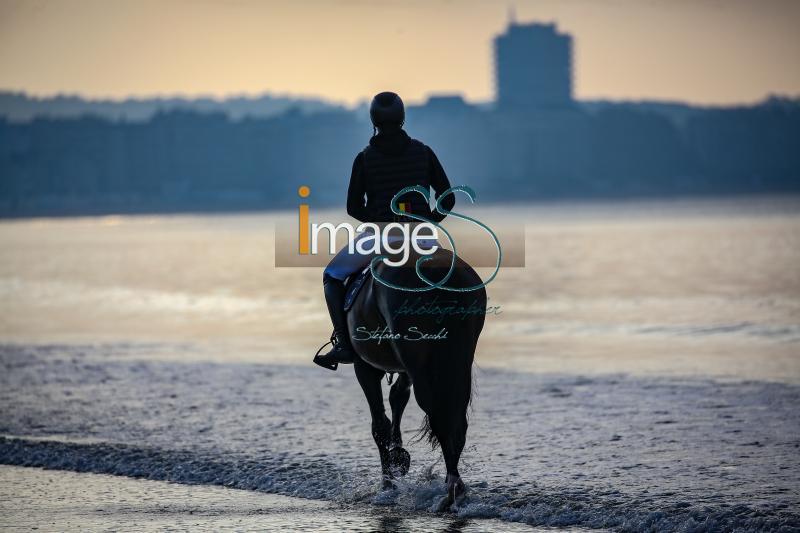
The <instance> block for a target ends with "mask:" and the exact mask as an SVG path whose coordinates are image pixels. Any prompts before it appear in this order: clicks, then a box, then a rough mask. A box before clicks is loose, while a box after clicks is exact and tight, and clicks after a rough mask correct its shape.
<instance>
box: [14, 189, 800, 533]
mask: <svg viewBox="0 0 800 533" xmlns="http://www.w3.org/2000/svg"><path fill="white" fill-rule="evenodd" d="M477 214H478V215H479V216H480V218H481V220H483V221H484V222H486V223H487V224H489V225H491V224H504V223H523V224H524V225H525V229H526V237H525V243H524V244H525V248H526V266H525V267H524V268H508V269H501V271H500V274H499V275H498V277H497V279H496V280H495V281H494V282H492V284H490V285H489V287H488V288H487V292H488V295H489V297H490V305H496V306H499V310H500V312H499V313H496V314H493V315H492V316H490V317H487V321H486V326H485V329H484V333H483V335H482V337H481V341H480V343H479V346H478V351H477V354H476V367H475V371H474V372H475V383H476V390H475V394H474V398H473V404H472V410H471V413H470V428H469V432H468V435H467V447H466V449H465V451H464V455H463V457H462V461H461V466H460V471H461V473H462V476H463V477H464V480H465V482H466V483H467V485H468V496H467V498H466V500H465V501H464V502H462V503H461V504H460V505H459V506H458V507H457V508H454V509H453V510H452V513H453V514H452V516H453V517H454V518H457V519H459V520H464V521H466V522H464V523H463V524H462V526H463V527H464V528H469V527H477V528H478V530H492V529H495V530H496V529H502V524H503V523H508V524H510V523H512V522H513V523H517V524H528V525H533V526H554V527H581V528H613V529H622V530H642V529H649V530H659V531H665V530H692V529H704V528H705V529H711V528H720V529H726V530H730V529H736V528H739V529H770V528H776V529H777V528H780V527H784V526H785V527H797V526H798V524H800V518H798V513H797V509H798V507H800V485H798V481H797V480H798V479H800V415H798V412H800V410H798V409H797V407H798V405H799V404H800V402H799V400H800V359H799V358H800V268H798V267H800V202H798V201H797V200H796V199H792V198H784V199H774V198H762V199H737V200H704V201H673V202H649V203H648V202H627V203H622V204H619V203H618V204H597V203H594V204H571V205H542V206H534V207H530V206H527V207H520V206H516V207H515V206H510V207H509V206H504V207H503V208H486V209H485V210H483V211H479V212H478V213H477ZM291 216H293V215H292V214H291V213H286V214H242V215H215V216H205V215H181V216H132V217H88V218H71V219H34V220H19V221H5V222H3V223H0V243H2V250H1V251H0V340H1V341H2V343H3V344H2V346H0V362H2V370H3V371H2V372H0V385H1V387H0V412H1V413H2V417H0V434H2V435H5V437H4V438H2V440H0V463H4V464H9V465H27V466H41V467H46V468H49V469H61V470H71V471H77V472H91V473H95V474H116V475H121V476H127V477H136V478H148V479H151V480H159V481H170V482H176V483H179V484H185V485H221V486H225V487H230V488H236V489H244V490H246V491H253V492H258V493H270V494H278V495H284V496H291V497H300V498H305V499H312V500H319V501H324V502H328V504H330V505H334V506H339V507H340V508H341V509H343V510H352V509H356V510H357V514H359V513H361V514H364V513H365V511H363V509H369V510H374V509H381V511H380V512H381V513H386V512H388V513H390V515H391V516H393V517H395V518H397V517H400V518H401V519H402V518H405V519H407V520H411V521H414V520H418V519H419V517H425V516H427V514H428V513H429V512H430V509H431V508H432V507H433V506H434V505H435V504H436V502H437V501H438V499H439V498H441V496H442V495H443V494H444V483H443V481H444V479H443V478H444V465H443V462H442V460H441V458H440V454H439V452H438V451H436V450H430V449H429V448H428V447H427V446H426V445H425V444H424V443H421V442H414V441H413V436H414V433H415V430H416V429H417V428H418V427H419V426H420V423H421V413H420V410H419V408H418V407H417V406H416V405H415V403H414V400H413V396H412V400H411V402H410V403H409V407H408V409H407V411H406V413H407V414H406V417H405V419H404V424H403V426H404V429H405V436H406V447H407V448H408V450H409V451H410V452H411V456H412V468H411V471H410V472H409V474H408V475H407V476H406V477H405V478H404V479H403V480H401V481H399V482H398V484H397V487H396V488H395V489H394V490H391V491H387V492H382V491H380V490H379V488H380V479H379V462H378V457H377V451H376V449H375V447H374V443H373V442H372V438H371V435H370V422H369V412H368V409H367V406H366V402H365V400H364V398H363V395H362V393H361V391H360V389H359V387H358V385H357V383H356V380H355V377H354V375H353V372H352V368H351V367H342V368H340V370H339V371H338V372H336V373H332V372H328V371H326V370H323V369H320V368H318V367H316V366H314V365H312V364H311V363H310V357H311V355H313V353H314V351H316V348H317V347H318V346H319V345H320V344H322V342H324V340H325V339H326V338H327V336H328V334H329V329H330V326H329V323H328V319H327V314H326V311H325V309H324V303H323V300H322V297H321V290H320V287H319V285H320V277H321V273H320V272H319V271H318V270H316V269H302V268H286V269H276V268H274V267H273V266H272V265H273V263H274V235H273V233H272V231H273V228H274V227H275V226H274V223H275V221H276V220H277V219H278V218H280V217H291ZM7 472H10V471H9V470H0V475H3V476H9V475H10V474H8V473H7ZM326 505H327V504H326ZM297 512H298V513H301V514H302V513H304V512H312V511H310V510H306V511H303V510H298V511H297ZM373 518H374V517H373ZM264 520H265V522H264V527H268V524H269V517H268V516H265V517H264ZM370 523H371V522H370ZM277 524H278V523H277V522H276V525H277ZM469 524H472V526H470V525H469ZM475 524H477V526H476V525H475ZM498 524H500V525H498ZM362 525H364V526H365V528H366V529H365V530H368V529H369V527H368V523H367V524H362ZM354 528H355V527H354Z"/></svg>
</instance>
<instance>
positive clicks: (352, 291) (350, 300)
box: [344, 266, 372, 313]
mask: <svg viewBox="0 0 800 533" xmlns="http://www.w3.org/2000/svg"><path fill="white" fill-rule="evenodd" d="M371 277H372V272H371V271H370V269H369V266H367V267H366V268H364V269H363V270H362V271H361V272H358V273H356V274H353V275H352V276H349V277H348V278H347V281H346V282H345V286H346V288H345V293H344V312H345V313H347V312H348V311H350V309H352V307H353V304H354V303H355V301H356V298H358V293H359V292H360V291H361V287H363V286H364V283H366V281H367V280H368V279H369V278H371Z"/></svg>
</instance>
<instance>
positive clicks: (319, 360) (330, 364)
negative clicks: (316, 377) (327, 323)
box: [313, 334, 339, 372]
mask: <svg viewBox="0 0 800 533" xmlns="http://www.w3.org/2000/svg"><path fill="white" fill-rule="evenodd" d="M335 340H336V335H335V334H334V335H331V340H329V341H328V342H326V343H325V344H323V345H322V346H320V347H319V350H317V353H315V354H314V359H313V361H314V362H315V363H316V364H318V365H319V366H321V367H322V368H327V369H328V370H333V371H334V372H336V369H337V368H339V363H338V361H328V360H327V358H325V357H324V356H322V355H320V354H319V353H320V352H321V351H322V350H323V348H325V347H326V346H327V345H329V344H330V345H331V346H334V345H335Z"/></svg>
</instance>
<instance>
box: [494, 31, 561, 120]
mask: <svg viewBox="0 0 800 533" xmlns="http://www.w3.org/2000/svg"><path fill="white" fill-rule="evenodd" d="M494 57H495V82H496V88H495V94H496V99H497V105H498V107H499V108H501V109H518V110H519V109H524V108H541V107H562V106H567V105H569V104H571V103H572V36H570V35H568V34H564V33H559V32H558V30H557V29H556V26H555V24H538V23H531V24H518V23H517V22H516V21H515V20H514V19H513V16H512V18H511V20H510V21H509V25H508V28H507V29H506V32H505V33H503V34H501V35H498V36H497V37H495V39H494Z"/></svg>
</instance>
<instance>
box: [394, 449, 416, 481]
mask: <svg viewBox="0 0 800 533" xmlns="http://www.w3.org/2000/svg"><path fill="white" fill-rule="evenodd" d="M389 468H390V469H391V470H392V474H394V476H395V477H401V476H405V475H406V474H408V469H409V468H411V454H410V453H408V451H406V449H405V448H400V447H398V448H392V449H391V450H389Z"/></svg>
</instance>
